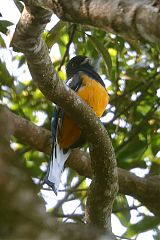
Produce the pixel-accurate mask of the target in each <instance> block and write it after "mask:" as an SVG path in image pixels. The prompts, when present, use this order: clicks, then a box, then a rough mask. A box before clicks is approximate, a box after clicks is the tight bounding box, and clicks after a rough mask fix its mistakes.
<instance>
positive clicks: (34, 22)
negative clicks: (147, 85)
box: [11, 1, 118, 232]
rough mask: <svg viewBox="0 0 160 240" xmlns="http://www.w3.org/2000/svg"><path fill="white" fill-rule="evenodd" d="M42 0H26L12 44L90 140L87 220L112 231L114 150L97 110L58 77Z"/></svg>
mask: <svg viewBox="0 0 160 240" xmlns="http://www.w3.org/2000/svg"><path fill="white" fill-rule="evenodd" d="M40 2H41V1H25V3H26V4H27V3H28V6H26V7H25V8H24V10H23V12H22V16H21V19H20V21H19V23H18V25H17V27H16V31H15V34H14V36H13V39H12V43H11V45H12V46H13V48H14V50H16V51H21V52H24V54H25V56H26V59H27V63H28V66H29V69H30V72H31V75H32V78H33V79H34V80H35V81H36V82H37V84H38V87H39V88H40V90H41V91H42V93H43V94H44V95H45V96H46V97H47V98H48V99H49V100H51V101H53V102H55V103H56V104H58V105H59V106H61V107H62V108H63V109H64V110H65V111H66V112H67V113H68V114H69V115H71V116H72V118H73V119H74V120H75V121H76V122H77V123H78V124H79V126H80V128H81V129H82V131H83V132H84V134H85V136H86V138H87V140H88V142H89V143H91V144H90V145H92V148H91V150H90V155H91V158H92V169H93V174H92V179H93V180H92V183H91V190H90V193H89V195H88V204H87V220H88V222H89V223H92V224H96V225H97V226H99V227H102V228H106V230H107V231H108V232H110V231H111V225H110V216H111V211H112V204H113V201H114V199H115V197H116V193H117V189H118V185H117V169H116V160H115V154H114V150H113V147H112V144H111V142H110V139H109V136H108V133H107V131H106V129H105V128H104V126H102V125H101V124H100V121H99V119H97V117H96V115H95V113H94V112H93V111H92V110H91V108H90V107H89V106H88V105H87V104H85V103H84V102H83V101H82V100H81V99H80V98H78V96H77V95H76V94H75V93H74V92H73V91H72V90H71V89H69V88H67V86H65V84H64V83H63V82H62V81H59V79H58V77H57V74H56V72H55V71H54V69H53V66H52V63H51V60H50V58H49V54H48V49H47V46H46V45H45V43H44V42H43V41H42V39H41V33H42V31H43V30H44V28H45V25H46V23H47V22H48V21H49V20H50V17H51V12H50V11H47V10H45V9H42V8H40V7H36V6H34V5H32V4H35V5H36V4H37V3H40ZM46 2H47V3H49V2H50V1H46ZM71 113H72V114H71ZM101 146H103V148H102V147H101ZM97 196H98V197H97ZM97 206H98V208H97ZM95 208H96V211H95ZM95 212H96V214H95Z"/></svg>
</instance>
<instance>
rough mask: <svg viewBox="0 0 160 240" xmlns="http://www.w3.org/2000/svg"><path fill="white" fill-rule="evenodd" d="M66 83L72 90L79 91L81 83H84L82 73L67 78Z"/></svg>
mask: <svg viewBox="0 0 160 240" xmlns="http://www.w3.org/2000/svg"><path fill="white" fill-rule="evenodd" d="M66 84H67V86H69V87H70V88H71V89H72V90H74V91H75V92H77V91H78V89H79V88H80V86H81V84H82V77H81V75H80V74H79V73H76V74H74V75H73V77H72V78H70V79H67V81H66Z"/></svg>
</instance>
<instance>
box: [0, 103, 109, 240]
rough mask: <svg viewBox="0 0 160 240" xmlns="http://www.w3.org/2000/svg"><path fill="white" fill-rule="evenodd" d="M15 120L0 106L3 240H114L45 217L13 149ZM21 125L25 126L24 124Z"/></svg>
mask: <svg viewBox="0 0 160 240" xmlns="http://www.w3.org/2000/svg"><path fill="white" fill-rule="evenodd" d="M17 119H18V118H17ZM12 120H13V118H12V117H11V115H10V113H9V111H8V110H7V109H5V108H3V107H2V106H1V105H0V176H1V177H0V196H1V197H0V226H1V227H0V236H1V239H7V240H13V239H23V240H28V239H35V240H40V239H53V240H55V239H70V237H71V236H72V240H78V239H79V240H80V239H82V236H83V239H84V240H90V239H93V240H99V239H102V238H104V239H108V240H111V239H113V238H111V237H110V236H107V235H104V233H102V232H101V231H100V230H99V229H97V228H93V227H87V228H86V227H85V226H84V225H83V226H82V224H81V225H79V224H71V223H70V224H63V223H58V222H57V221H56V220H55V219H54V218H53V216H51V215H49V214H48V213H46V210H45V207H44V202H43V201H42V199H41V198H40V197H39V196H38V192H39V189H38V187H37V186H35V184H34V183H33V182H32V180H31V178H30V177H29V175H28V171H27V169H25V168H24V167H23V165H22V162H21V161H20V159H18V156H17V155H16V153H15V152H14V151H13V150H12V149H11V148H10V142H9V141H10V135H11V134H12V131H13V130H15V128H16V127H17V126H15V121H14V123H13V122H12ZM17 121H19V120H17ZM19 123H21V124H22V125H23V123H22V122H20V121H19ZM25 124H26V123H25ZM32 129H33V130H34V133H36V131H37V128H36V129H34V126H33V128H32ZM20 131H21V130H20ZM40 131H41V130H40ZM37 133H38V132H37ZM39 134H40V132H39ZM29 140H31V138H30V139H29Z"/></svg>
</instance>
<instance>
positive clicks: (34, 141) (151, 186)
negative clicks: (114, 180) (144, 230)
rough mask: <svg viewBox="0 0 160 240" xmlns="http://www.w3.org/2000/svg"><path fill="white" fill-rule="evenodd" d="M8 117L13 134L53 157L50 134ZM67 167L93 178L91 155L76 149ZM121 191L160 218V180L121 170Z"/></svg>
mask: <svg viewBox="0 0 160 240" xmlns="http://www.w3.org/2000/svg"><path fill="white" fill-rule="evenodd" d="M6 114H7V116H8V118H9V119H10V121H11V122H12V130H13V135H14V136H15V137H16V138H18V139H19V140H20V141H21V142H22V143H24V144H28V145H30V146H31V147H32V148H35V149H36V150H39V151H42V152H44V153H46V154H50V151H51V143H50V139H51V134H50V131H48V130H46V129H44V128H40V127H37V126H36V125H35V124H33V123H31V122H29V121H28V120H26V119H24V118H22V117H20V116H17V115H16V114H14V113H12V112H11V111H10V110H9V109H7V108H6ZM67 166H69V167H71V168H72V169H74V170H75V171H77V172H78V173H79V174H80V175H82V176H86V177H88V178H92V169H91V160H90V156H89V154H88V153H86V152H84V151H81V150H79V149H75V150H73V151H72V154H71V156H70V157H69V159H68V160H67ZM118 182H119V192H120V193H122V194H126V195H130V196H132V197H134V198H136V199H138V200H139V201H140V202H141V203H142V204H143V205H145V206H146V207H148V209H149V210H150V211H151V212H153V213H154V214H155V215H156V216H160V201H158V200H157V199H160V177H159V176H153V177H146V178H140V177H137V176H136V175H135V174H133V173H130V172H128V171H127V170H124V169H121V168H118Z"/></svg>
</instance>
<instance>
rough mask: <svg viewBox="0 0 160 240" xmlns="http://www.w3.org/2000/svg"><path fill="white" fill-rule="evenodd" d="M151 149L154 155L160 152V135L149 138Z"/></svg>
mask: <svg viewBox="0 0 160 240" xmlns="http://www.w3.org/2000/svg"><path fill="white" fill-rule="evenodd" d="M151 148H152V152H153V154H154V155H156V154H157V152H158V151H160V133H159V134H155V135H152V137H151Z"/></svg>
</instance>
